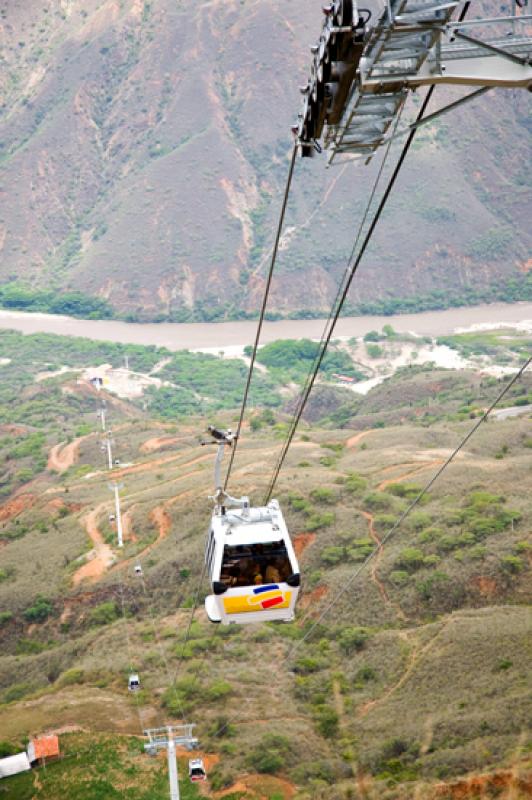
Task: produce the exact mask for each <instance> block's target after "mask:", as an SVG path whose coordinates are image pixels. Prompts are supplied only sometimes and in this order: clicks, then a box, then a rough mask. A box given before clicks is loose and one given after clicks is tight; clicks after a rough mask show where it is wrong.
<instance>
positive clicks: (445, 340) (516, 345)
mask: <svg viewBox="0 0 532 800" xmlns="http://www.w3.org/2000/svg"><path fill="white" fill-rule="evenodd" d="M437 344H442V345H447V347H452V348H453V349H455V350H458V352H459V353H460V355H461V356H463V357H464V358H471V356H483V355H487V356H492V357H494V358H496V359H497V360H498V361H499V362H500V361H501V360H502V361H508V358H509V355H508V354H510V356H512V355H513V356H514V357H518V358H522V359H524V358H526V356H527V355H528V354H529V353H530V351H531V349H532V339H531V338H530V336H527V335H526V334H524V333H521V334H520V333H519V332H517V331H515V330H514V329H508V330H504V329H500V330H495V331H473V332H471V333H457V334H454V335H452V336H440V337H439V338H438V339H437ZM526 402H527V401H526V400H525V401H524V403H526Z"/></svg>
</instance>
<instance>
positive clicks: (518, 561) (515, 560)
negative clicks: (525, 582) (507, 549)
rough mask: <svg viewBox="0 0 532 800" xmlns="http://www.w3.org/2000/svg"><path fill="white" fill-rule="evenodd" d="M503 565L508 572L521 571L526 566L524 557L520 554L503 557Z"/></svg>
mask: <svg viewBox="0 0 532 800" xmlns="http://www.w3.org/2000/svg"><path fill="white" fill-rule="evenodd" d="M501 566H502V568H503V569H504V570H505V571H506V572H511V573H513V574H515V573H517V572H521V570H522V569H523V567H524V563H523V559H522V558H519V556H503V557H502V558H501Z"/></svg>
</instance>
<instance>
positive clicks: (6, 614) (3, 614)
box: [0, 611, 13, 626]
mask: <svg viewBox="0 0 532 800" xmlns="http://www.w3.org/2000/svg"><path fill="white" fill-rule="evenodd" d="M12 619H13V614H12V612H11V611H0V626H2V625H5V624H6V623H8V622H10V621H11V620H12Z"/></svg>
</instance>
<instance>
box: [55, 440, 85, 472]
mask: <svg viewBox="0 0 532 800" xmlns="http://www.w3.org/2000/svg"><path fill="white" fill-rule="evenodd" d="M92 436H94V433H88V434H87V435H86V436H79V437H78V438H77V439H74V440H73V441H72V442H69V443H68V444H65V442H60V443H59V444H56V445H54V446H53V447H52V449H51V450H50V454H49V456H48V469H50V470H54V472H65V471H66V470H67V469H69V468H70V467H71V466H72V465H73V464H75V463H76V461H77V460H78V457H79V447H80V444H81V443H82V442H83V441H85V439H90V438H91V437H92Z"/></svg>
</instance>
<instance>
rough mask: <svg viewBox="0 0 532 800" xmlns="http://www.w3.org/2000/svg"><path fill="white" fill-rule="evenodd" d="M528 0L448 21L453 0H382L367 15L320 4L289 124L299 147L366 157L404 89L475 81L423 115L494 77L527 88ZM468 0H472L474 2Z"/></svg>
mask: <svg viewBox="0 0 532 800" xmlns="http://www.w3.org/2000/svg"><path fill="white" fill-rule="evenodd" d="M527 4H528V0H513V7H512V11H513V13H512V14H511V15H509V16H499V17H489V18H482V19H467V20H465V19H463V20H456V21H453V15H454V14H455V12H457V10H458V8H459V7H460V5H461V3H460V0H450V1H449V2H446V1H445V0H386V3H385V8H384V10H383V11H382V13H381V15H380V17H379V19H378V20H377V21H376V23H375V24H374V25H372V26H371V25H370V17H371V15H370V14H369V12H367V11H365V10H364V9H358V7H357V3H356V2H355V0H334V2H331V3H330V5H328V6H325V7H324V8H323V11H324V14H325V22H324V26H323V31H322V34H321V37H320V40H319V43H318V45H316V46H315V47H313V48H311V50H312V53H313V55H314V61H313V64H312V69H311V75H310V78H309V80H308V82H307V84H306V86H304V87H302V88H301V91H302V93H303V94H304V101H303V108H302V111H301V113H300V114H299V122H298V124H297V125H295V126H294V127H293V129H292V130H293V132H294V134H295V135H296V136H297V138H298V140H299V143H300V145H301V153H302V155H303V156H310V155H313V153H314V151H318V152H321V149H322V145H321V144H320V140H321V142H322V144H323V146H324V147H325V148H326V149H327V150H328V151H329V158H328V162H329V164H331V163H333V162H334V161H335V160H336V159H338V156H342V155H344V154H347V155H348V157H349V158H351V157H353V156H354V157H361V156H362V157H364V158H366V159H369V158H371V156H372V155H373V153H374V152H375V150H376V149H377V148H378V147H379V146H381V145H383V144H385V143H386V142H387V141H389V138H390V136H389V134H388V131H389V128H390V126H391V125H392V124H393V123H394V122H395V120H396V119H397V115H398V113H399V111H400V110H401V108H402V106H403V104H404V102H405V100H406V98H407V97H408V94H409V92H410V91H412V90H415V89H416V88H417V87H419V86H427V85H434V84H440V83H444V84H457V85H464V86H472V87H475V91H473V92H472V93H470V94H468V95H466V96H465V97H463V98H461V99H460V100H458V101H456V102H454V103H452V104H451V105H449V106H446V107H444V108H443V109H440V111H438V112H436V113H435V114H431V115H430V117H427V118H426V120H425V121H429V119H434V117H435V116H437V115H439V114H441V113H445V112H446V111H448V110H450V109H451V108H455V107H456V106H457V105H460V104H461V103H463V102H465V101H467V100H469V99H471V98H473V97H476V96H477V95H478V94H479V93H481V92H483V91H487V90H488V89H489V88H492V87H504V88H512V89H515V88H525V89H529V90H532V66H531V63H530V54H531V52H532V37H531V36H530V35H528V31H529V29H530V22H531V21H532V15H525V14H523V13H521V14H518V13H517V6H519V8H520V9H522V8H523V7H524V6H526V5H527ZM473 5H474V3H473Z"/></svg>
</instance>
